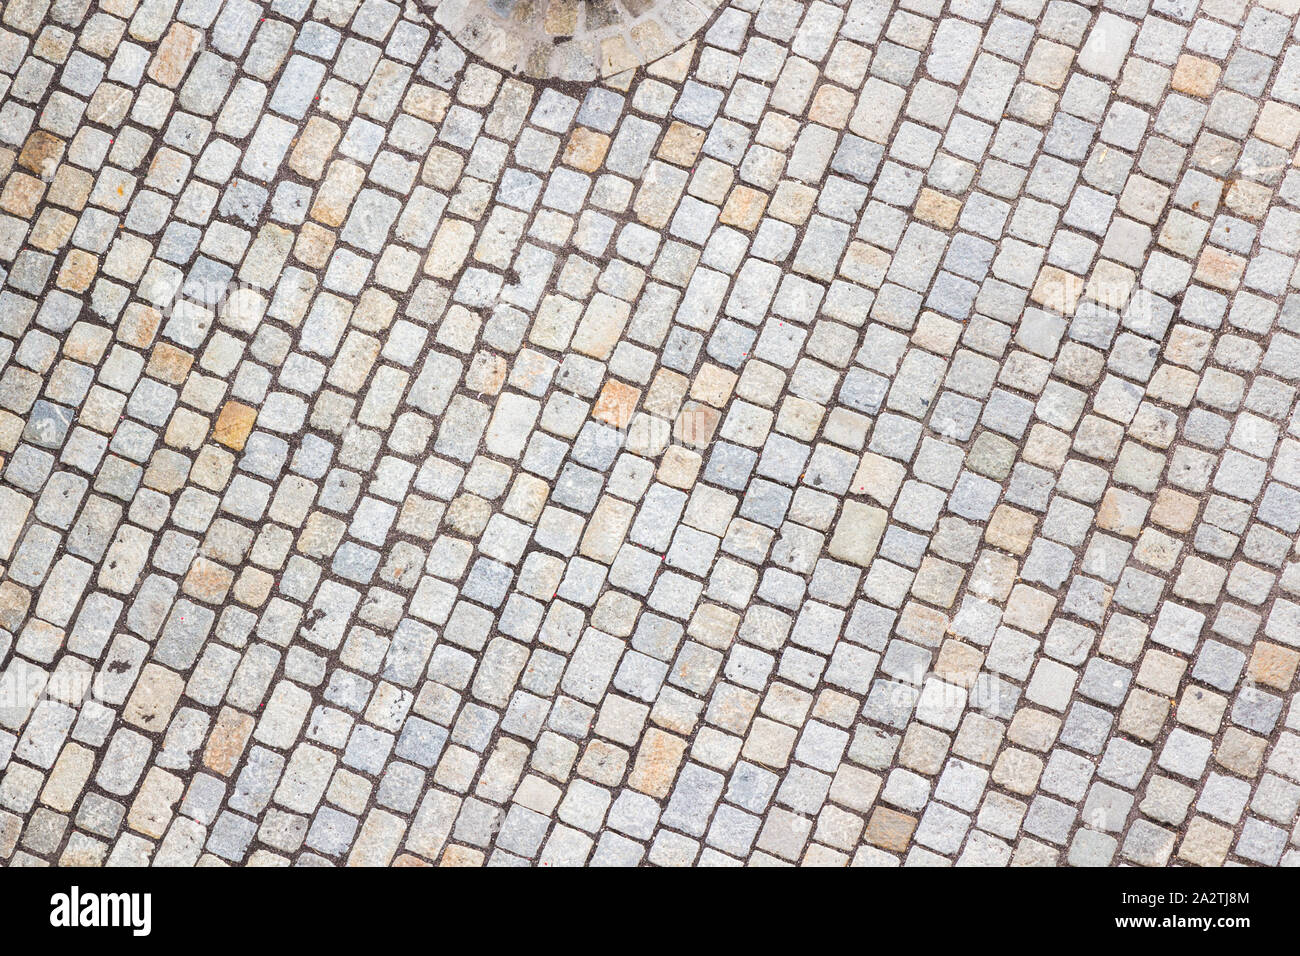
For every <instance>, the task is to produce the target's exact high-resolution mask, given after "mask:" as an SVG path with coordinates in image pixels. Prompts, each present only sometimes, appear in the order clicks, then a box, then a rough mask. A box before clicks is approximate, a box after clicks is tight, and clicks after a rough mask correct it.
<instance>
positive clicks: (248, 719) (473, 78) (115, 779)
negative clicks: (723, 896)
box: [0, 0, 1300, 865]
mask: <svg viewBox="0 0 1300 956" xmlns="http://www.w3.org/2000/svg"><path fill="white" fill-rule="evenodd" d="M458 2H459V0H458ZM476 2H477V0H476ZM507 6H509V5H508V4H507ZM553 6H554V7H555V8H557V9H559V8H560V7H561V6H562V5H561V4H558V3H556V4H553ZM569 6H571V4H570V5H569ZM598 6H600V5H598V4H589V5H587V10H586V13H584V16H593V17H594V16H595V15H596V14H595V13H594V12H593V11H595V10H596V9H597V7H598ZM603 6H605V7H610V8H613V7H614V6H615V5H614V4H612V3H608V2H607V3H605V4H603ZM666 6H667V7H671V5H666ZM700 6H701V5H700V4H694V5H692V10H696V11H698V9H699V7H700ZM706 6H707V5H706ZM644 7H645V4H633V5H631V6H628V7H627V9H628V10H629V11H630V14H629V15H631V14H639V13H641V12H643V8H644ZM1298 12H1300V0H1260V2H1242V0H1201V2H1200V4H1199V6H1198V4H1197V0H1151V2H1150V3H1148V2H1146V0H1104V2H1102V3H1099V4H1096V5H1092V6H1089V5H1086V4H1082V3H1076V2H1069V0H996V2H995V0H951V2H949V3H947V4H944V3H941V2H937V0H897V2H889V0H841V2H825V0H810V2H796V0H730V2H727V3H724V4H722V5H721V6H720V7H719V8H718V9H717V10H716V12H714V13H712V14H711V17H712V19H711V20H710V21H709V22H708V23H707V24H703V25H702V26H701V27H700V30H699V32H698V34H697V35H696V37H695V39H694V40H693V41H691V42H690V43H688V45H686V46H684V47H682V48H681V49H680V50H678V51H677V52H675V53H672V54H670V55H668V56H667V57H666V58H664V59H661V60H659V61H657V62H655V63H653V64H651V65H650V66H648V67H644V68H638V69H636V70H635V71H632V72H625V73H622V74H618V75H615V76H612V77H610V78H607V79H605V80H595V79H593V80H592V81H591V82H589V83H570V82H557V81H553V80H547V79H545V78H536V77H534V76H531V75H530V74H528V73H527V72H526V71H525V72H523V73H521V74H519V75H518V76H512V75H509V74H508V73H506V72H504V71H502V70H500V69H497V68H493V67H491V66H489V65H488V64H487V63H486V62H485V61H481V60H478V59H475V58H473V57H470V56H468V55H467V54H466V53H464V52H463V51H462V49H461V48H460V47H459V46H458V45H457V44H456V43H455V42H453V41H452V40H450V39H448V37H447V36H446V35H445V34H444V33H442V32H440V30H439V28H438V27H436V25H435V23H434V20H433V19H432V13H431V10H430V5H429V4H426V5H423V6H421V5H419V4H415V3H411V2H407V3H405V5H401V4H398V3H393V2H388V0H316V2H312V0H261V2H257V0H224V2H223V0H179V2H178V0H93V2H92V0H53V2H52V3H51V2H50V0H7V2H5V3H3V11H2V12H0V183H2V186H0V279H2V280H3V282H2V285H3V288H2V290H0V462H2V466H3V470H2V472H0V561H2V562H3V564H2V565H0V569H2V571H3V576H2V577H3V580H2V583H0V859H2V860H5V861H7V862H9V863H12V864H56V863H61V864H123V865H135V864H146V863H151V864H153V865H189V864H196V863H198V864H221V863H225V864H246V865H254V864H258V865H261V864H268V865H280V864H288V863H295V864H345V863H346V864H389V863H393V864H483V863H487V864H516V863H525V862H526V863H532V864H539V865H561V864H577V863H587V864H593V865H594V864H634V863H651V864H662V865H669V864H698V865H721V864H739V863H742V862H743V863H750V864H760V863H801V864H830V865H842V864H848V863H853V864H859V865H862V864H865V865H899V864H907V865H935V864H937V865H946V864H959V865H961V864H975V865H1003V864H1013V865H1015V864H1049V865H1066V864H1074V865H1101V864H1125V863H1132V864H1144V865H1173V864H1181V863H1190V864H1206V865H1218V864H1223V863H1234V864H1239V863H1247V864H1251V863H1260V864H1279V863H1281V864H1288V863H1295V862H1297V861H1300V836H1297V835H1296V833H1295V831H1294V830H1293V825H1294V823H1295V819H1296V813H1297V808H1298V807H1300V711H1298V710H1297V709H1296V708H1294V707H1293V706H1292V697H1291V690H1292V687H1293V684H1294V680H1295V673H1296V669H1297V664H1298V663H1300V558H1298V557H1297V555H1298V554H1300V552H1298V551H1297V548H1296V535H1297V531H1298V530H1300V410H1298V409H1297V405H1296V397H1297V395H1296V393H1297V388H1296V386H1297V380H1298V379H1300V291H1296V290H1300V272H1297V256H1298V255H1300V169H1297V168H1296V167H1295V166H1294V165H1293V160H1294V159H1295V156H1296V143H1297V137H1298V136H1300V32H1298V31H1297V25H1296V18H1297V13H1298ZM655 16H656V17H658V18H659V19H660V20H661V21H662V22H666V23H672V24H674V25H676V26H679V27H680V28H681V29H682V30H683V31H686V30H687V24H686V23H685V21H683V20H681V18H680V17H678V16H676V15H675V14H674V13H673V10H672V9H665V10H660V11H659V12H657V13H655ZM665 18H666V19H665ZM584 22H588V21H584Z"/></svg>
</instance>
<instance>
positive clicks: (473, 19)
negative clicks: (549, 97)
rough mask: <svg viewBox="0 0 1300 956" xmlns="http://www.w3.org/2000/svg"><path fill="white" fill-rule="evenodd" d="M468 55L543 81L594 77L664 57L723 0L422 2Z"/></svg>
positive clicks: (694, 31)
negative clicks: (470, 54)
mask: <svg viewBox="0 0 1300 956" xmlns="http://www.w3.org/2000/svg"><path fill="white" fill-rule="evenodd" d="M417 5H418V6H419V7H420V8H422V9H423V10H424V11H425V12H426V13H427V14H428V15H429V16H430V17H431V18H432V20H433V21H434V22H435V23H436V24H437V25H438V26H439V27H441V28H442V29H443V30H445V31H446V32H447V34H448V35H449V36H450V37H451V38H452V39H453V40H455V41H456V43H458V44H459V45H460V46H462V47H464V48H465V49H466V50H467V51H468V52H470V53H472V54H474V55H475V56H477V57H479V58H481V59H483V60H485V61H486V62H488V63H490V64H492V65H493V66H495V67H497V68H499V69H502V70H505V71H507V72H509V73H514V74H520V75H524V76H527V77H530V78H533V79H538V80H547V79H551V80H560V81H566V82H588V83H589V82H595V81H597V80H600V79H605V78H607V77H611V76H615V75H617V74H620V73H624V72H627V71H628V70H632V69H635V68H637V67H639V66H646V65H648V64H650V63H653V62H655V61H657V60H660V59H662V58H664V57H666V56H668V55H669V54H671V53H673V52H674V51H676V50H678V49H680V48H681V47H682V46H684V45H685V44H686V43H688V42H689V41H690V40H691V39H692V38H693V37H694V36H696V35H697V34H698V33H699V32H700V31H702V30H703V29H704V28H705V26H707V25H708V23H709V22H710V21H711V20H712V19H713V17H714V15H715V14H716V13H717V12H718V10H719V8H720V7H721V6H722V0H417Z"/></svg>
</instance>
